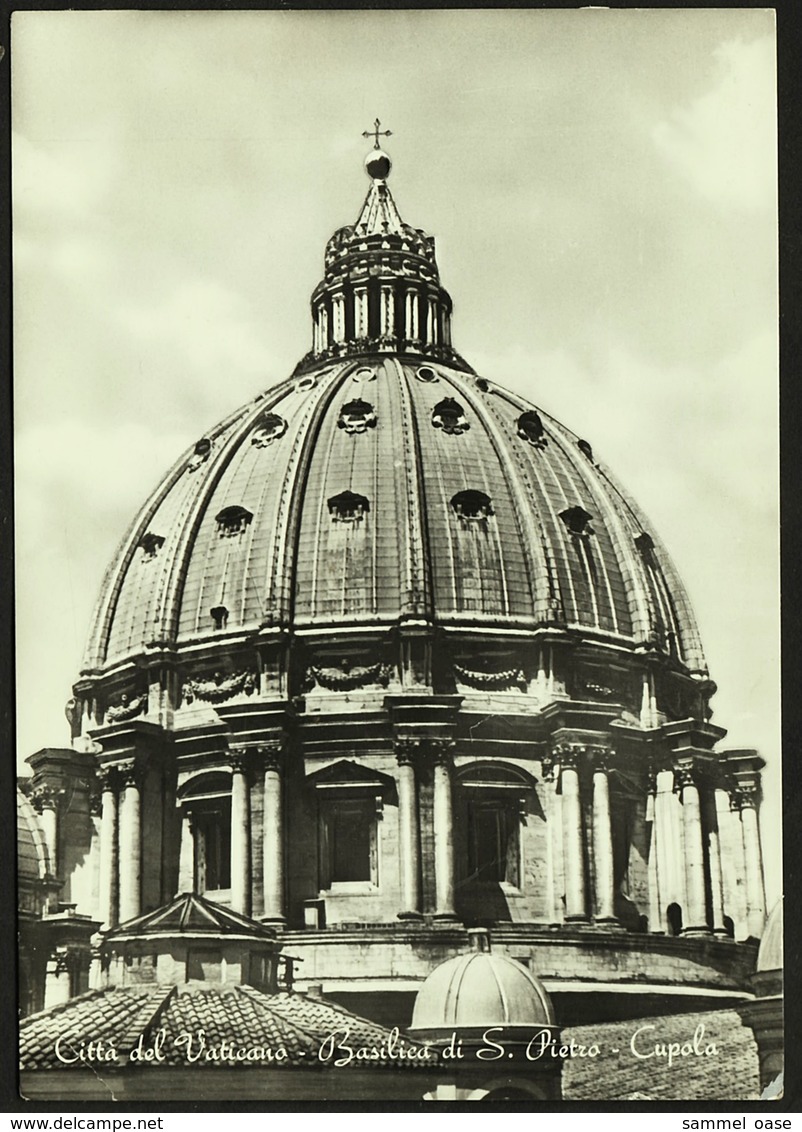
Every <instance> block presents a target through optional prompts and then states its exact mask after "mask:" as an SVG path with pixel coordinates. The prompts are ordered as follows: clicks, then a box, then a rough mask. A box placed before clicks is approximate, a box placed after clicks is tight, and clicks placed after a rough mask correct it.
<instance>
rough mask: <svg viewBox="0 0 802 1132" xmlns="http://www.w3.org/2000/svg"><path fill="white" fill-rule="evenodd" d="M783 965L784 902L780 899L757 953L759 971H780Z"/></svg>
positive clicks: (767, 923) (773, 910) (768, 922)
mask: <svg viewBox="0 0 802 1132" xmlns="http://www.w3.org/2000/svg"><path fill="white" fill-rule="evenodd" d="M782 965H783V902H782V900H778V901H777V903H776V904H775V905H774V908H773V909H772V913H771V915H770V916H769V918H768V920H767V922H766V930H765V931H764V932H763V938H762V939H761V941H760V947H759V949H758V953H757V972H758V974H760V973H762V972H763V971H779V970H781V969H782Z"/></svg>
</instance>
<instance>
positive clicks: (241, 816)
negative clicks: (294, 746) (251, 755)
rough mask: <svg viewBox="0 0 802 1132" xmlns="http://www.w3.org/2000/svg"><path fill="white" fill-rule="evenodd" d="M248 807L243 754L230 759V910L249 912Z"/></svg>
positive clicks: (249, 836) (247, 785)
mask: <svg viewBox="0 0 802 1132" xmlns="http://www.w3.org/2000/svg"><path fill="white" fill-rule="evenodd" d="M250 840H251V806H250V786H249V782H248V763H247V761H246V758H245V755H244V753H242V752H241V753H239V754H235V755H234V756H233V757H232V759H231V907H232V908H233V909H234V911H235V912H242V914H243V915H245V916H248V915H250V911H251V861H250Z"/></svg>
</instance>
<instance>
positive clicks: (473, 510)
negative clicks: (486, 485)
mask: <svg viewBox="0 0 802 1132" xmlns="http://www.w3.org/2000/svg"><path fill="white" fill-rule="evenodd" d="M451 506H452V507H453V508H454V513H455V514H456V515H458V516H459V518H460V519H465V520H468V521H471V522H475V521H476V520H478V519H487V518H488V516H490V515H492V514H494V511H493V504H492V503H491V502H490V496H489V495H485V493H484V492H483V491H473V490H469V491H458V492H457V494H456V495H455V496H454V497H453V498H452V500H451Z"/></svg>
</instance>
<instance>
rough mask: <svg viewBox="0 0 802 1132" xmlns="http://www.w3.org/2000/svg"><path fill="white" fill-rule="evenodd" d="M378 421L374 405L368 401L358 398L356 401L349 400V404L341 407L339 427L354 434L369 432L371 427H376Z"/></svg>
mask: <svg viewBox="0 0 802 1132" xmlns="http://www.w3.org/2000/svg"><path fill="white" fill-rule="evenodd" d="M376 421H377V417H376V413H375V412H374V409H373V406H372V405H371V404H369V403H368V402H367V401H362V400H359V399H358V398H357V400H355V401H349V402H348V404H347V405H343V407H342V408H341V409H340V416H339V419H338V421H337V428H344V429H345V431H346V432H347V433H349V434H351V435H353V434H355V433H358V432H367V430H368V429H369V428H375V427H376Z"/></svg>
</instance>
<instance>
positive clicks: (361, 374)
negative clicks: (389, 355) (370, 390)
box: [351, 366, 376, 381]
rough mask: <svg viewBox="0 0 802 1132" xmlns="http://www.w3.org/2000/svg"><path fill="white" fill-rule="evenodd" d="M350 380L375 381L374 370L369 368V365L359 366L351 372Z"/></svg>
mask: <svg viewBox="0 0 802 1132" xmlns="http://www.w3.org/2000/svg"><path fill="white" fill-rule="evenodd" d="M351 380H352V381H375V380H376V371H375V370H374V369H371V368H370V366H360V367H359V369H357V370H354V372H353V373H352V374H351Z"/></svg>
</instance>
